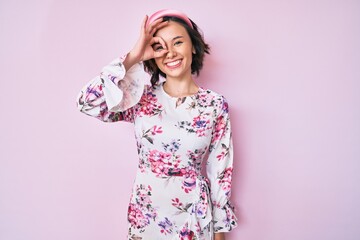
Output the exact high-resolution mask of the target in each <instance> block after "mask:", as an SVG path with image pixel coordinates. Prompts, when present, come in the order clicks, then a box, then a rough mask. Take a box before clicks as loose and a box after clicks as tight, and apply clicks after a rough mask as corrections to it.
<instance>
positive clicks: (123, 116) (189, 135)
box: [77, 10, 237, 240]
mask: <svg viewBox="0 0 360 240" xmlns="http://www.w3.org/2000/svg"><path fill="white" fill-rule="evenodd" d="M206 53H209V46H208V45H207V44H206V43H205V42H204V39H203V37H202V35H201V34H200V33H199V30H198V27H197V25H196V24H195V23H194V22H193V21H192V20H190V19H189V18H188V17H187V16H186V15H185V14H184V13H181V12H179V11H176V10H161V11H158V12H156V13H154V14H153V15H151V16H150V17H147V16H146V17H145V19H144V21H143V23H142V26H141V32H140V37H139V39H138V41H137V43H136V44H135V46H134V48H133V49H132V50H131V51H130V52H129V53H128V54H126V55H125V56H124V57H120V58H117V59H115V60H114V61H113V62H111V63H110V64H109V65H107V66H105V67H104V68H103V69H102V72H101V74H100V75H99V76H97V77H95V78H94V79H93V80H92V81H91V82H90V83H88V84H87V85H86V86H84V88H83V89H82V91H81V92H80V94H79V96H78V101H77V103H78V108H79V110H80V111H82V112H83V113H85V114H87V115H90V116H93V117H96V118H98V119H100V120H102V121H104V122H116V121H127V122H131V123H133V124H134V127H135V137H136V141H137V147H138V154H139V166H138V171H137V174H136V179H135V182H134V187H133V191H132V194H131V198H130V203H129V208H128V221H129V233H128V239H143V240H155V239H156V240H159V239H188V240H191V239H215V240H224V239H225V236H224V232H228V231H231V230H232V229H233V228H234V227H236V225H237V223H236V221H237V219H236V217H235V215H234V212H233V207H232V205H231V203H230V200H229V198H230V190H231V176H232V171H233V149H232V148H233V146H232V139H231V129H230V118H229V111H228V104H227V102H226V100H225V98H224V97H223V96H222V95H219V94H217V93H215V92H214V91H211V90H206V89H203V88H202V87H199V86H198V85H197V84H196V82H195V81H194V79H193V74H199V72H200V70H201V68H202V66H203V60H204V56H205V54H206ZM144 70H145V71H144ZM145 72H147V73H150V75H151V84H149V85H148V84H145V80H144V78H145V77H146V76H145V75H144V74H145ZM203 161H205V162H206V173H207V174H206V175H207V177H204V176H202V175H201V165H202V162H203Z"/></svg>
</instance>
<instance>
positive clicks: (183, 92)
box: [163, 78, 199, 97]
mask: <svg viewBox="0 0 360 240" xmlns="http://www.w3.org/2000/svg"><path fill="white" fill-rule="evenodd" d="M163 88H164V91H165V92H166V93H167V94H168V95H170V96H172V97H186V96H189V95H193V94H195V93H197V92H198V91H199V87H198V86H197V85H196V83H195V81H194V80H193V79H192V78H190V79H189V80H186V81H184V80H183V81H177V80H174V79H166V82H165V83H164V85H163Z"/></svg>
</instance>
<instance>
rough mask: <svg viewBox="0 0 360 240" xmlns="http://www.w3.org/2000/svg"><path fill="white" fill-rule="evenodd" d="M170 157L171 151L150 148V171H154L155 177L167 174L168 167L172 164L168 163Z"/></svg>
mask: <svg viewBox="0 0 360 240" xmlns="http://www.w3.org/2000/svg"><path fill="white" fill-rule="evenodd" d="M171 157H172V154H171V153H166V152H160V151H158V150H156V149H154V150H151V151H150V153H149V156H148V159H149V162H150V165H151V171H152V172H153V173H155V174H156V176H157V177H164V176H167V172H168V171H169V167H171V165H172V163H171V162H170V163H169V160H171Z"/></svg>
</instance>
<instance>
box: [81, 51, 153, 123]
mask: <svg viewBox="0 0 360 240" xmlns="http://www.w3.org/2000/svg"><path fill="white" fill-rule="evenodd" d="M125 58H126V56H124V57H119V58H116V59H114V60H113V61H112V62H111V63H109V64H108V65H106V66H105V67H103V69H102V71H101V73H100V75H99V76H96V77H95V78H93V79H92V80H91V81H90V82H88V83H87V84H86V85H85V86H84V87H83V88H82V89H81V91H80V93H79V94H78V96H77V107H78V109H79V110H80V111H81V112H82V113H84V114H86V115H89V116H92V117H95V118H97V119H99V120H101V121H104V122H117V121H127V122H133V121H134V108H133V107H134V106H135V105H136V103H138V102H139V100H140V99H141V96H142V94H143V92H144V86H145V77H146V75H145V71H144V68H143V64H142V62H141V63H137V64H135V65H134V66H132V67H131V68H130V69H129V70H128V71H126V70H125V67H124V65H123V62H124V60H125Z"/></svg>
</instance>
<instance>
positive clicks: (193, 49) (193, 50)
mask: <svg viewBox="0 0 360 240" xmlns="http://www.w3.org/2000/svg"><path fill="white" fill-rule="evenodd" d="M192 53H193V54H196V50H195V48H194V46H193V47H192Z"/></svg>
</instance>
